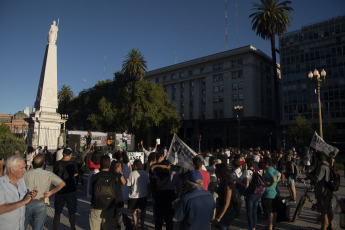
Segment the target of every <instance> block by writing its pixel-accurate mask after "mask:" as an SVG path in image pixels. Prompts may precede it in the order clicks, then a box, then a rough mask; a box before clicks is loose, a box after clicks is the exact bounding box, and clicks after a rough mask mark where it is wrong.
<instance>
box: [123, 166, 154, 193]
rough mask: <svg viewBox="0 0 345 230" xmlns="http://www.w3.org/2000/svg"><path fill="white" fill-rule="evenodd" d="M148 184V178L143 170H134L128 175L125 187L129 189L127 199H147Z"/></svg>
mask: <svg viewBox="0 0 345 230" xmlns="http://www.w3.org/2000/svg"><path fill="white" fill-rule="evenodd" d="M149 183H150V179H149V176H148V175H147V172H146V171H144V170H134V171H132V172H131V173H130V174H129V177H128V179H127V184H126V185H127V186H128V187H131V191H130V193H129V198H132V199H135V198H143V197H147V184H149Z"/></svg>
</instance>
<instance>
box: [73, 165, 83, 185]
mask: <svg viewBox="0 0 345 230" xmlns="http://www.w3.org/2000/svg"><path fill="white" fill-rule="evenodd" d="M77 167H78V176H77V177H76V178H75V183H76V184H78V182H79V178H80V182H81V184H84V179H83V174H84V170H83V163H81V164H77Z"/></svg>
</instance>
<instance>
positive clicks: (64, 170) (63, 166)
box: [53, 148, 78, 230]
mask: <svg viewBox="0 0 345 230" xmlns="http://www.w3.org/2000/svg"><path fill="white" fill-rule="evenodd" d="M72 152H73V151H72V149H70V148H66V149H64V150H63V158H62V160H60V161H57V162H56V163H55V165H54V169H53V172H54V173H55V174H56V175H57V176H59V177H60V178H61V179H62V180H63V181H64V182H65V183H66V186H65V187H63V188H62V189H61V190H60V191H59V192H57V194H56V195H55V201H54V208H55V215H54V222H53V229H54V230H57V229H58V226H59V223H60V217H61V213H62V209H63V207H64V206H65V203H66V204H67V209H68V214H69V223H70V225H71V227H70V228H71V230H75V214H76V213H77V192H76V191H77V188H76V184H75V180H74V177H76V176H77V175H78V168H77V164H76V163H75V162H73V161H71V157H72Z"/></svg>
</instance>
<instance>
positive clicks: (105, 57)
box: [103, 51, 107, 81]
mask: <svg viewBox="0 0 345 230" xmlns="http://www.w3.org/2000/svg"><path fill="white" fill-rule="evenodd" d="M106 60H107V52H106V51H104V69H103V81H104V78H105V62H106Z"/></svg>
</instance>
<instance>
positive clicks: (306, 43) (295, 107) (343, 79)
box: [279, 16, 345, 142]
mask: <svg viewBox="0 0 345 230" xmlns="http://www.w3.org/2000/svg"><path fill="white" fill-rule="evenodd" d="M279 48H280V63H281V72H282V125H283V126H285V129H286V128H287V126H288V125H289V124H291V123H292V121H293V120H294V117H295V116H296V115H298V114H301V115H303V116H304V117H305V118H307V119H308V120H310V121H311V122H312V123H313V124H314V126H315V129H316V130H318V128H317V127H318V123H319V121H318V101H317V94H316V91H315V84H314V83H313V82H312V81H311V80H309V79H308V77H307V75H308V73H309V72H310V71H312V72H313V71H314V69H317V70H318V71H319V72H321V70H322V69H324V70H325V71H326V72H327V75H326V81H325V82H324V83H321V108H322V117H323V124H324V127H323V130H324V138H325V140H329V141H342V142H344V138H345V74H344V73H345V67H344V66H345V16H340V17H335V18H332V19H329V20H325V21H322V22H318V23H314V24H311V25H306V26H303V27H302V28H301V29H300V30H297V31H292V32H289V33H286V34H285V35H284V36H283V37H282V38H281V39H280V42H279ZM332 127H333V128H332ZM334 128H335V130H334ZM325 135H326V136H325Z"/></svg>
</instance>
